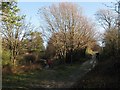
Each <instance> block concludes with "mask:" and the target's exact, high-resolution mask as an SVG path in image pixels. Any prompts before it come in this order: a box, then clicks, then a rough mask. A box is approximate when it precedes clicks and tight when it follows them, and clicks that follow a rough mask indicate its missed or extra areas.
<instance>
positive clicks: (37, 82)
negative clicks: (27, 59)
mask: <svg viewBox="0 0 120 90" xmlns="http://www.w3.org/2000/svg"><path fill="white" fill-rule="evenodd" d="M79 68H80V63H74V64H73V65H72V66H71V65H59V66H57V67H54V68H53V69H44V70H35V71H31V72H26V73H24V74H13V75H4V76H3V82H2V83H3V88H30V87H34V88H35V87H39V88H40V87H46V86H45V85H50V84H51V85H56V84H57V83H60V85H61V84H62V83H66V84H67V82H70V80H71V79H72V78H75V77H76V76H74V75H77V74H78V73H77V72H78V70H79ZM71 77H72V78H71ZM54 87H55V86H54ZM56 87H57V86H56Z"/></svg>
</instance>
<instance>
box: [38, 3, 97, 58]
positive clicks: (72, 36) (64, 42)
mask: <svg viewBox="0 0 120 90" xmlns="http://www.w3.org/2000/svg"><path fill="white" fill-rule="evenodd" d="M39 14H40V15H41V14H42V18H43V19H44V22H45V24H46V26H45V25H44V26H45V27H46V29H44V30H47V32H49V33H51V35H50V37H51V36H52V37H54V38H50V39H53V40H52V43H53V45H54V46H55V47H56V52H58V53H59V54H60V53H61V55H62V57H64V58H66V54H67V53H68V52H71V58H72V52H73V51H74V50H75V49H81V48H85V47H86V46H88V43H91V42H93V41H94V36H95V34H96V33H95V31H94V30H95V28H94V27H93V25H92V24H91V23H89V21H88V19H87V18H86V17H85V16H84V15H83V14H82V10H81V8H79V7H78V6H77V5H76V4H75V3H59V4H56V5H55V4H53V5H52V6H50V7H49V8H42V9H40V10H39ZM64 60H65V59H64Z"/></svg>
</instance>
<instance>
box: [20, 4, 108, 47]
mask: <svg viewBox="0 0 120 90" xmlns="http://www.w3.org/2000/svg"><path fill="white" fill-rule="evenodd" d="M53 3H55V2H18V7H19V8H20V10H21V14H25V15H26V18H27V20H30V21H31V22H32V24H33V25H34V26H36V27H38V26H39V25H41V24H42V23H43V22H42V21H41V20H42V19H40V17H39V15H38V14H37V13H38V10H39V9H40V8H42V7H48V6H50V5H52V4H53ZM56 3H58V2H56ZM75 3H76V4H78V6H80V7H82V10H83V14H84V15H85V16H87V17H88V18H90V19H92V21H93V22H97V20H96V19H95V15H94V14H95V13H96V11H97V10H99V9H104V8H107V7H106V6H105V5H104V4H107V5H109V4H110V2H75ZM97 27H99V26H97ZM98 31H100V32H101V33H102V32H103V29H102V28H101V27H100V28H98ZM45 44H46V42H45V43H44V45H45Z"/></svg>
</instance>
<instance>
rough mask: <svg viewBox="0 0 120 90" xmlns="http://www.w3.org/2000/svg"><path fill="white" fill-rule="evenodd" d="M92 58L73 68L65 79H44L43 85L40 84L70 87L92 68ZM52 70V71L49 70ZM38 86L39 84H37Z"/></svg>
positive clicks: (48, 86) (52, 86) (50, 86)
mask: <svg viewBox="0 0 120 90" xmlns="http://www.w3.org/2000/svg"><path fill="white" fill-rule="evenodd" d="M94 64H96V61H95V63H94V60H93V59H91V60H89V61H86V62H84V63H83V64H82V65H81V66H79V68H77V69H76V70H74V72H73V73H72V74H71V75H69V76H67V78H66V80H61V81H54V80H52V81H45V83H44V84H43V85H40V86H42V87H44V88H70V87H71V86H72V85H73V84H74V83H75V82H76V81H77V80H78V79H80V78H82V76H84V75H85V74H86V73H87V72H89V71H90V70H92V68H94V66H95V65H94ZM51 72H52V71H51ZM38 87H39V85H38Z"/></svg>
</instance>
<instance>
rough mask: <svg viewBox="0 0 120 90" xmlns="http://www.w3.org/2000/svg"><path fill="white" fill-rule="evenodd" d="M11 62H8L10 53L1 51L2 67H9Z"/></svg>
mask: <svg viewBox="0 0 120 90" xmlns="http://www.w3.org/2000/svg"><path fill="white" fill-rule="evenodd" d="M11 63H12V62H11V61H10V51H8V50H3V51H2V65H3V66H4V65H8V64H10V65H11Z"/></svg>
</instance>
